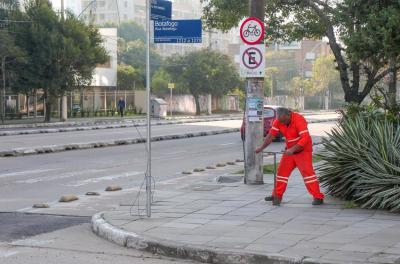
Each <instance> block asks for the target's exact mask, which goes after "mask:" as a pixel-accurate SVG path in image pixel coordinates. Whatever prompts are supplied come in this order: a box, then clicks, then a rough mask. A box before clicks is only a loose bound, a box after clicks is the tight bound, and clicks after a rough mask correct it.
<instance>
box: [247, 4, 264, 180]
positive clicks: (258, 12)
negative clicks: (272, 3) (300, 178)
mask: <svg viewBox="0 0 400 264" xmlns="http://www.w3.org/2000/svg"><path fill="white" fill-rule="evenodd" d="M264 3H265V2H264V0H249V9H250V13H249V15H250V17H256V18H258V19H260V20H261V21H264V16H265V11H264V9H265V4H264ZM246 90H247V103H246V139H245V157H246V160H245V162H246V163H245V164H246V165H245V183H246V184H264V179H263V176H264V175H263V157H262V153H260V154H256V148H257V147H258V146H260V145H261V144H262V141H263V135H264V132H263V130H264V124H263V120H262V121H261V122H250V120H249V118H248V116H249V115H248V113H249V111H250V109H249V103H248V101H249V98H252V99H254V98H257V99H258V100H260V101H262V102H264V78H248V79H247V87H246ZM262 109H263V107H262Z"/></svg>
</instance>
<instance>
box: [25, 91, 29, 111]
mask: <svg viewBox="0 0 400 264" xmlns="http://www.w3.org/2000/svg"><path fill="white" fill-rule="evenodd" d="M25 102H26V116H27V117H29V94H26V101H25Z"/></svg>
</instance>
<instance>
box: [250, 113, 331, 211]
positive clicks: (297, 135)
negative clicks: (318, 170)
mask: <svg viewBox="0 0 400 264" xmlns="http://www.w3.org/2000/svg"><path fill="white" fill-rule="evenodd" d="M279 132H280V133H281V134H282V135H283V136H284V137H285V138H286V150H285V152H284V154H283V157H282V159H281V161H280V163H279V167H278V172H277V176H276V187H275V189H274V190H273V192H272V196H267V197H265V200H266V201H272V203H273V205H280V204H281V202H282V197H283V194H284V192H285V190H286V186H287V184H288V180H289V176H290V174H291V173H292V171H293V170H294V169H295V168H296V167H297V168H298V169H299V171H300V173H301V175H302V176H303V179H304V183H305V185H306V187H307V190H308V192H309V193H310V194H311V195H312V196H313V197H314V201H313V202H312V204H313V205H321V204H323V203H324V195H323V194H322V193H321V191H320V188H319V182H318V178H317V176H316V175H315V171H314V168H313V164H312V150H313V149H312V140H311V136H310V133H309V132H308V128H307V121H306V120H305V118H304V117H303V116H302V115H300V114H298V113H294V112H292V111H290V110H289V109H287V108H278V110H277V119H276V120H275V121H274V123H273V124H272V128H271V129H270V131H269V134H268V135H267V137H266V138H265V141H264V143H263V145H262V146H261V147H259V148H257V150H256V153H260V152H262V151H263V150H264V149H265V148H266V147H267V146H269V144H271V142H272V141H273V140H274V138H275V137H277V136H278V135H279Z"/></svg>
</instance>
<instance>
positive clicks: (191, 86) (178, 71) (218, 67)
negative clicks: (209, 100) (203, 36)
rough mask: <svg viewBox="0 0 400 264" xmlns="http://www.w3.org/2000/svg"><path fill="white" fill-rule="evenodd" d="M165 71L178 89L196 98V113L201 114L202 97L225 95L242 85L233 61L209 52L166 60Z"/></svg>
mask: <svg viewBox="0 0 400 264" xmlns="http://www.w3.org/2000/svg"><path fill="white" fill-rule="evenodd" d="M165 69H166V71H167V72H168V73H169V74H170V76H171V77H172V80H173V81H174V82H175V83H178V86H179V87H184V88H185V89H187V90H188V91H189V92H190V93H191V94H192V95H193V97H194V98H195V101H196V113H197V114H200V104H199V96H200V95H205V94H212V95H217V96H218V95H224V94H226V93H227V92H228V91H231V90H233V89H234V88H236V87H238V86H240V78H239V75H238V73H237V70H236V68H235V66H234V64H233V63H232V61H231V59H230V58H229V57H228V56H226V55H222V54H221V53H219V52H215V51H211V50H209V49H204V50H200V51H195V52H192V53H188V54H187V55H184V56H175V57H171V58H169V59H167V61H166V66H165Z"/></svg>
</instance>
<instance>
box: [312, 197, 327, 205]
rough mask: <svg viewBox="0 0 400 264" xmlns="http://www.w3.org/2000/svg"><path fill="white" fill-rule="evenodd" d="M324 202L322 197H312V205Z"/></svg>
mask: <svg viewBox="0 0 400 264" xmlns="http://www.w3.org/2000/svg"><path fill="white" fill-rule="evenodd" d="M322 204H324V199H319V198H314V201H313V202H312V205H322Z"/></svg>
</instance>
